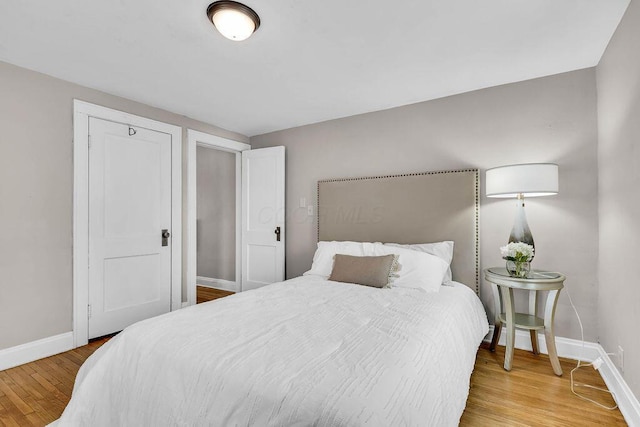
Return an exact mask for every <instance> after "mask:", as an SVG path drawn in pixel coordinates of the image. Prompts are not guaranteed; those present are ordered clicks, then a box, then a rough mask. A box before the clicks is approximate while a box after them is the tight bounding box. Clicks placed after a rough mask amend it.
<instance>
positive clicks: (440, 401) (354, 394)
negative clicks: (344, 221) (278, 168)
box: [58, 276, 488, 426]
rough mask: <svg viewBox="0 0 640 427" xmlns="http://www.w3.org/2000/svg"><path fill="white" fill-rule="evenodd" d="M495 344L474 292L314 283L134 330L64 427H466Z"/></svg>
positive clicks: (98, 367)
mask: <svg viewBox="0 0 640 427" xmlns="http://www.w3.org/2000/svg"><path fill="white" fill-rule="evenodd" d="M487 331H488V325H487V320H486V314H485V312H484V309H483V307H482V304H481V303H480V301H479V299H478V298H477V297H476V295H475V294H474V293H473V292H472V291H471V290H470V289H468V288H467V287H465V286H463V285H458V286H454V287H447V286H443V287H442V289H441V290H440V292H438V293H426V292H423V291H420V290H416V289H401V288H393V289H375V288H368V287H365V286H357V285H350V284H345V283H337V282H329V281H325V280H323V279H321V278H318V277H314V276H305V277H300V278H297V279H293V280H288V281H286V282H282V283H277V284H274V285H270V286H267V287H264V288H261V289H258V290H255V291H251V292H246V293H241V294H237V295H233V296H230V297H227V298H223V299H221V300H217V301H214V302H209V303H205V304H200V305H197V306H193V307H189V308H186V309H183V310H179V311H177V312H173V313H169V314H166V315H163V316H159V317H156V318H153V319H149V320H146V321H143V322H139V323H137V324H135V325H133V326H131V327H129V328H127V329H126V330H125V331H124V332H122V333H121V334H119V335H117V336H116V337H115V338H113V339H112V340H111V341H109V342H108V343H107V344H105V345H104V346H102V347H101V348H100V349H98V351H96V353H95V354H94V355H93V356H91V357H90V358H89V359H88V360H87V362H86V363H85V364H84V365H83V366H82V368H81V370H80V372H79V373H78V377H77V379H76V384H75V387H74V391H73V398H72V399H71V402H70V403H69V405H68V406H67V408H66V409H65V411H64V413H63V415H62V417H61V418H60V420H59V421H58V425H59V426H164V425H171V426H173V425H180V426H198V425H202V426H204V425H207V426H249V425H250V426H291V425H296V426H309V425H314V426H360V425H369V426H404V425H416V426H417V425H420V426H448V425H457V424H458V421H459V419H460V415H461V414H462V411H463V410H464V407H465V402H466V399H467V395H468V391H469V377H470V375H471V372H472V370H473V366H474V361H475V355H476V351H477V348H478V345H479V344H480V342H481V340H482V339H483V337H484V336H485V334H486V333H487Z"/></svg>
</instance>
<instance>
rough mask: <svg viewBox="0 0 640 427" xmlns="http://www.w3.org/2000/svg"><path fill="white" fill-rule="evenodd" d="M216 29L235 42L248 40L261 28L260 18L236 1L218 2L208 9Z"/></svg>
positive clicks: (208, 14)
mask: <svg viewBox="0 0 640 427" xmlns="http://www.w3.org/2000/svg"><path fill="white" fill-rule="evenodd" d="M207 16H208V17H209V20H210V21H211V23H212V24H213V25H214V26H215V27H216V29H217V30H218V31H219V32H220V34H222V35H223V36H225V37H226V38H228V39H229V40H233V41H241V40H246V39H248V38H249V37H250V36H251V34H253V33H254V31H255V30H257V29H258V27H260V17H259V16H258V14H257V13H255V12H254V11H253V9H251V8H250V7H248V6H245V5H243V4H242V3H238V2H235V1H217V2H214V3H211V4H210V5H209V7H208V8H207Z"/></svg>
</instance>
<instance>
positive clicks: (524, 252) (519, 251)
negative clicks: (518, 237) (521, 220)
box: [500, 242, 533, 262]
mask: <svg viewBox="0 0 640 427" xmlns="http://www.w3.org/2000/svg"><path fill="white" fill-rule="evenodd" d="M500 253H502V258H503V259H506V260H507V261H514V262H529V261H531V260H532V259H533V246H531V245H528V244H526V243H522V242H511V243H509V244H508V245H506V246H502V247H501V248H500Z"/></svg>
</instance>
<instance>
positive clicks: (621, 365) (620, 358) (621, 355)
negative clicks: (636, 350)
mask: <svg viewBox="0 0 640 427" xmlns="http://www.w3.org/2000/svg"><path fill="white" fill-rule="evenodd" d="M618 367H619V368H620V372H624V349H623V348H622V347H621V346H618Z"/></svg>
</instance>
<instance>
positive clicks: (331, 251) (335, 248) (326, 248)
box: [303, 241, 373, 279]
mask: <svg viewBox="0 0 640 427" xmlns="http://www.w3.org/2000/svg"><path fill="white" fill-rule="evenodd" d="M372 245H373V243H363V242H335V241H334V242H318V248H317V249H316V253H315V254H314V255H313V264H312V265H311V270H309V271H307V272H306V273H304V274H303V276H309V275H314V276H321V277H324V278H325V279H327V278H328V277H329V276H330V275H331V270H333V256H334V255H335V254H342V255H351V256H365V255H372V253H371V252H373V249H372V247H371V246H372ZM365 252H366V253H365Z"/></svg>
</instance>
